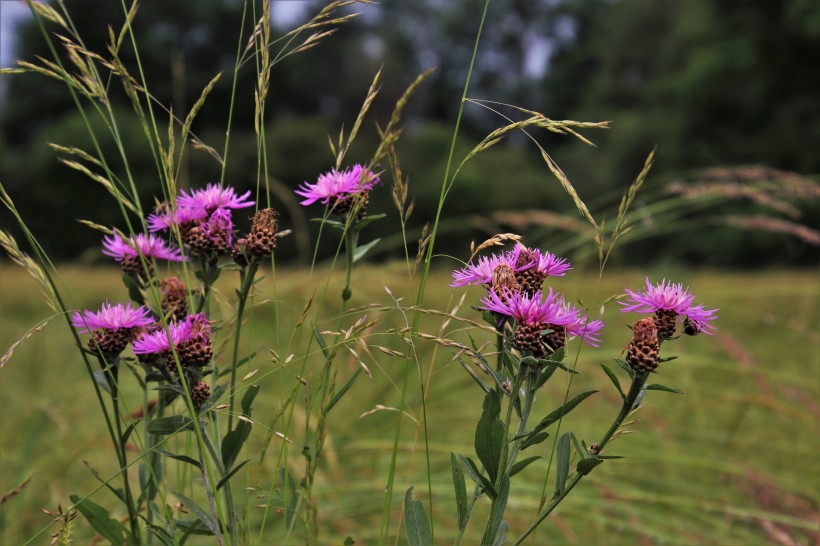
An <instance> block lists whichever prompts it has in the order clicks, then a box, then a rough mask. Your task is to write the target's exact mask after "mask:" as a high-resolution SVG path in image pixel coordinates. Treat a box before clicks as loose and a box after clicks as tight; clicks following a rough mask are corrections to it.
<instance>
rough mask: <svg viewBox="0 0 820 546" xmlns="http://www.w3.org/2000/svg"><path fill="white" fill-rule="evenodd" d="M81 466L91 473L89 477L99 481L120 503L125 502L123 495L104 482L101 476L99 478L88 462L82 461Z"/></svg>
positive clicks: (98, 474) (119, 490)
mask: <svg viewBox="0 0 820 546" xmlns="http://www.w3.org/2000/svg"><path fill="white" fill-rule="evenodd" d="M83 464H84V465H85V467H86V468H87V469H88V471H89V472H91V475H92V476H94V477H95V478H97V481H99V482H100V483H101V484H103V485H104V486H105V487H106V488H107V489H108V490H109V491H111V492H112V493H114V496H115V497H117V498H118V499H120V500H121V501H122V502H125V494H124V493H123V492H122V490H121V489H115V488H114V487H113V486H112V485H111V484H110V483H108V482H107V481H106V480H104V479H103V478H102V476H100V473H99V472H97V470H96V469H95V468H94V467H92V466H91V465H90V464H89V463H88V461H83Z"/></svg>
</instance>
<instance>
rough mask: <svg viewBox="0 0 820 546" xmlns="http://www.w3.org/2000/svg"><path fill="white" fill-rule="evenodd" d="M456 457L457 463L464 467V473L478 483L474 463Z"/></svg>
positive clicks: (464, 458) (466, 458) (461, 456)
mask: <svg viewBox="0 0 820 546" xmlns="http://www.w3.org/2000/svg"><path fill="white" fill-rule="evenodd" d="M456 457H458V461H459V462H460V463H461V466H463V467H464V471H465V472H466V473H467V475H468V476H470V478H471V479H472V480H473V481H474V482H477V481H478V474H479V472H478V468H477V467H476V465H475V463H473V462H472V461H470V459H469V458H468V457H465V456H464V455H456Z"/></svg>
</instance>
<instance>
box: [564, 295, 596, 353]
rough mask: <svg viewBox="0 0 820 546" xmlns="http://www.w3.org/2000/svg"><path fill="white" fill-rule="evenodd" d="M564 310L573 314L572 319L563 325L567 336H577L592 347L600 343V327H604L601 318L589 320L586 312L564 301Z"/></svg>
mask: <svg viewBox="0 0 820 546" xmlns="http://www.w3.org/2000/svg"><path fill="white" fill-rule="evenodd" d="M563 310H564V312H566V313H568V314H570V315H572V316H573V321H572V322H570V323H569V324H567V325H566V326H565V333H566V335H567V337H579V338H581V341H583V342H584V343H586V344H588V345H591V346H593V347H598V346H599V345H600V344H601V336H600V332H601V329H603V327H604V322H603V321H602V320H589V317H587V315H586V313H584V312H583V311H582V310H581V309H579V308H577V307H574V306H572V305H571V304H569V303H568V302H567V303H564V309H563Z"/></svg>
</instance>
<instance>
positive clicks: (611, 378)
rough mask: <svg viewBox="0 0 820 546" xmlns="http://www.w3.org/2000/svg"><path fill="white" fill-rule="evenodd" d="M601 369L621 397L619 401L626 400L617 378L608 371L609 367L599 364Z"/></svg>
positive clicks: (613, 373)
mask: <svg viewBox="0 0 820 546" xmlns="http://www.w3.org/2000/svg"><path fill="white" fill-rule="evenodd" d="M601 367H602V368H603V369H604V371H605V372H606V375H607V377H609V380H610V381H612V384H613V385H615V388H616V389H618V394H620V395H621V399H623V400H626V395H625V394H624V391H623V390H621V382H620V381H618V376H617V375H615V372H613V371H612V370H611V369H610V367H609V366H607V365H606V364H601Z"/></svg>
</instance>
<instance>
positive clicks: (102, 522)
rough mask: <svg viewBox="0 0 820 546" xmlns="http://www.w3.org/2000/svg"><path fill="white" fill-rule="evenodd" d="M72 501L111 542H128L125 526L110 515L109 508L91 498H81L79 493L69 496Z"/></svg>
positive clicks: (92, 525)
mask: <svg viewBox="0 0 820 546" xmlns="http://www.w3.org/2000/svg"><path fill="white" fill-rule="evenodd" d="M69 498H70V499H71V502H72V503H73V504H74V508H76V509H77V510H78V511H79V512H80V513H81V514H82V515H83V517H85V519H86V520H87V521H88V523H89V524H90V525H91V527H93V528H94V530H95V531H97V533H99V534H100V536H102V537H103V538H104V539H105V540H107V541H109V542H110V543H111V544H125V543H126V542H127V539H126V532H125V527H123V526H122V524H121V523H120V522H119V521H117V520H115V519H113V518H111V517H110V516H109V515H108V510H106V509H105V508H103V507H102V506H100V505H99V504H96V503H94V502H92V501H90V500H89V499H82V500H81V499H80V497H78V496H77V495H71V496H70V497H69Z"/></svg>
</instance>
